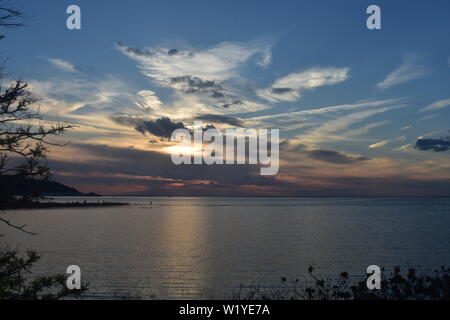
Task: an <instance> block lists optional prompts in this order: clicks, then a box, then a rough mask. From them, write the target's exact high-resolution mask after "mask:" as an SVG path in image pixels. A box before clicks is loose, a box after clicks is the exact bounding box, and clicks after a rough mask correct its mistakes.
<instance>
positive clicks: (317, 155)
mask: <svg viewBox="0 0 450 320" xmlns="http://www.w3.org/2000/svg"><path fill="white" fill-rule="evenodd" d="M307 154H308V155H309V156H310V157H311V158H312V159H315V160H320V161H324V162H329V163H334V164H351V163H356V162H359V161H367V160H370V159H369V158H366V157H363V156H353V155H347V154H344V153H341V152H338V151H333V150H321V149H317V150H309V151H307Z"/></svg>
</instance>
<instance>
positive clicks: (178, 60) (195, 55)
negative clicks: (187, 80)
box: [117, 40, 272, 85]
mask: <svg viewBox="0 0 450 320" xmlns="http://www.w3.org/2000/svg"><path fill="white" fill-rule="evenodd" d="M271 47H272V41H263V40H255V41H251V42H249V43H238V42H224V43H220V44H218V45H216V46H214V47H211V48H208V49H199V50H191V49H181V48H177V49H174V48H171V49H168V48H162V47H155V48H146V49H137V48H132V47H128V46H126V45H124V44H122V43H119V44H117V48H118V50H119V51H121V52H122V53H124V54H125V55H127V56H128V57H130V58H132V59H133V60H135V61H137V62H138V63H139V66H140V69H141V71H142V72H143V73H144V74H145V75H146V76H148V77H150V78H152V79H154V80H156V81H158V82H160V83H161V84H166V85H170V79H171V78H173V77H183V76H192V77H197V78H200V79H203V80H210V81H224V80H228V79H230V78H233V77H236V76H238V74H239V67H240V66H241V65H242V64H244V63H245V62H248V61H249V59H250V58H251V57H253V56H258V55H259V56H260V57H261V60H260V61H259V64H260V65H262V66H267V65H268V64H269V63H270V50H271Z"/></svg>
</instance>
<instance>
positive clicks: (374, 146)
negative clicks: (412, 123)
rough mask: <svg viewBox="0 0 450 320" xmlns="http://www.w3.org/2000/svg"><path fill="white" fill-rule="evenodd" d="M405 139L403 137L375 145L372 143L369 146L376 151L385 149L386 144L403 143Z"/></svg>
mask: <svg viewBox="0 0 450 320" xmlns="http://www.w3.org/2000/svg"><path fill="white" fill-rule="evenodd" d="M405 140H406V137H405V136H401V137H398V138H395V139H390V140H383V141H380V142H377V143H373V144H371V145H370V146H369V148H370V149H378V148H382V147H385V146H386V145H387V144H389V143H392V142H401V141H405Z"/></svg>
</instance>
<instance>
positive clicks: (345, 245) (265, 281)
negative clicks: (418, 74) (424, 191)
mask: <svg viewBox="0 0 450 320" xmlns="http://www.w3.org/2000/svg"><path fill="white" fill-rule="evenodd" d="M57 200H58V201H74V200H80V198H58V199H57ZM103 200H106V201H123V202H129V203H132V205H131V206H127V207H113V208H92V209H51V210H34V211H29V210H28V211H14V212H12V211H10V212H3V213H1V215H2V217H5V218H7V219H9V220H11V221H12V222H14V223H16V224H27V226H28V228H29V229H30V230H33V231H35V232H38V233H39V235H38V236H36V237H33V236H29V235H25V234H22V233H20V232H18V231H15V230H12V229H10V228H7V227H5V226H4V225H2V224H0V234H3V236H2V237H0V242H1V244H8V245H11V246H18V247H19V248H21V249H26V248H33V249H37V250H38V251H39V252H41V253H42V255H43V258H42V261H41V263H40V265H39V268H38V270H37V271H38V273H41V272H42V273H46V274H48V273H50V272H52V273H64V272H65V269H66V268H67V266H68V265H71V264H76V265H79V266H80V267H81V270H82V278H83V280H84V281H87V282H89V283H90V293H89V294H90V295H94V296H97V297H102V296H114V295H131V296H140V297H143V298H151V297H156V298H159V299H164V298H169V299H175V298H177V299H179V298H197V299H199V298H201V299H208V298H217V299H221V298H231V296H232V295H233V293H236V292H237V291H238V288H239V285H240V284H252V283H253V284H256V283H260V284H261V286H267V287H276V286H278V285H279V283H280V281H279V279H280V277H286V278H288V279H289V278H290V279H295V278H300V279H303V278H306V277H307V272H306V269H307V268H308V266H309V265H313V266H315V267H316V270H317V272H318V273H319V274H321V275H329V276H335V275H338V274H339V273H340V272H341V271H348V272H350V274H352V275H354V276H361V275H363V274H364V272H365V269H366V268H367V266H368V265H371V264H377V265H379V266H383V267H387V268H390V267H392V266H395V265H401V266H406V265H407V264H408V263H409V264H411V265H414V266H421V267H422V268H436V267H439V266H440V265H442V264H446V265H450V236H449V235H450V199H448V198H447V199H442V198H441V199H350V198H349V199H306V198H305V199H273V198H265V199H258V198H138V197H136V198H125V197H122V198H106V197H104V198H101V200H100V201H103ZM87 201H89V202H92V201H93V202H96V201H97V198H87ZM150 201H152V202H153V204H152V206H150V205H149V202H150Z"/></svg>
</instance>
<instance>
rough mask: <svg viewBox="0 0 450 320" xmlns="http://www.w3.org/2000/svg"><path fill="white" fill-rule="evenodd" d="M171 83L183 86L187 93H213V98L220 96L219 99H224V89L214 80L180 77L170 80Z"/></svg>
mask: <svg viewBox="0 0 450 320" xmlns="http://www.w3.org/2000/svg"><path fill="white" fill-rule="evenodd" d="M170 83H171V84H173V85H175V84H179V85H181V86H182V90H183V91H184V92H185V93H204V92H207V93H212V96H213V95H214V94H215V95H218V97H220V98H221V97H223V96H224V93H223V92H222V91H223V88H222V86H221V85H220V84H218V83H217V81H212V80H202V79H200V78H198V77H193V76H180V77H172V78H170Z"/></svg>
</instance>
